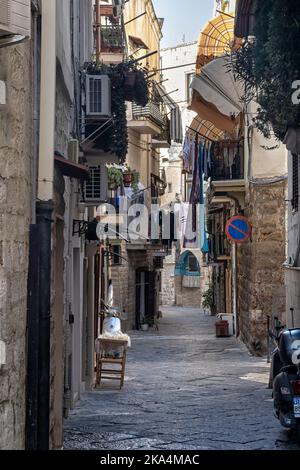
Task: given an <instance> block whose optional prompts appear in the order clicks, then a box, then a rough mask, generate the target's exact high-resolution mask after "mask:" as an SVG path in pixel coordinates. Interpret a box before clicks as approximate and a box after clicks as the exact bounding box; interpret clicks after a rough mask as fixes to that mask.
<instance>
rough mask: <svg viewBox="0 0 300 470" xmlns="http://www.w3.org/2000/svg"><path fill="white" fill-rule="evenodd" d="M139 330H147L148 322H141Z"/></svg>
mask: <svg viewBox="0 0 300 470" xmlns="http://www.w3.org/2000/svg"><path fill="white" fill-rule="evenodd" d="M141 330H142V331H148V330H149V325H148V323H143V324H142V325H141Z"/></svg>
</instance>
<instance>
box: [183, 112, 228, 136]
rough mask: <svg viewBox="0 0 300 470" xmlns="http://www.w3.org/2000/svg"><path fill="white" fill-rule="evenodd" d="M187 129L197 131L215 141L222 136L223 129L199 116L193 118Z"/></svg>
mask: <svg viewBox="0 0 300 470" xmlns="http://www.w3.org/2000/svg"><path fill="white" fill-rule="evenodd" d="M189 129H190V130H191V131H195V132H198V133H199V134H201V135H202V137H207V138H208V139H209V140H213V141H216V140H221V139H223V138H224V131H222V130H220V129H218V128H217V127H216V126H215V125H214V124H213V123H212V122H209V121H206V120H205V119H201V118H200V116H196V117H195V118H194V119H193V121H192V123H191V125H190V126H189Z"/></svg>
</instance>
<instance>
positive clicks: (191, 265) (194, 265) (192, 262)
mask: <svg viewBox="0 0 300 470" xmlns="http://www.w3.org/2000/svg"><path fill="white" fill-rule="evenodd" d="M187 268H188V272H190V273H198V272H199V263H198V261H197V258H196V257H195V256H194V255H189V257H188V263H187Z"/></svg>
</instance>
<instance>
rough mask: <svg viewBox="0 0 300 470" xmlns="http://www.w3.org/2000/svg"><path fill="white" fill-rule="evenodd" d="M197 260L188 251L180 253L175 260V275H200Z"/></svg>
mask: <svg viewBox="0 0 300 470" xmlns="http://www.w3.org/2000/svg"><path fill="white" fill-rule="evenodd" d="M200 275H201V272H200V265H199V261H198V259H197V258H196V256H195V255H194V253H192V252H190V251H185V252H184V253H182V254H181V255H180V257H179V259H178V261H177V264H176V268H175V276H200Z"/></svg>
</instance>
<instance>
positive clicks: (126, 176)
mask: <svg viewBox="0 0 300 470" xmlns="http://www.w3.org/2000/svg"><path fill="white" fill-rule="evenodd" d="M131 182H132V171H131V168H130V167H129V166H126V167H125V168H124V171H123V183H124V186H125V188H129V187H130V186H131Z"/></svg>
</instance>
